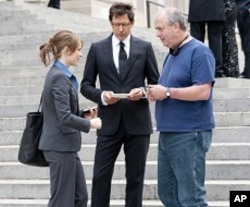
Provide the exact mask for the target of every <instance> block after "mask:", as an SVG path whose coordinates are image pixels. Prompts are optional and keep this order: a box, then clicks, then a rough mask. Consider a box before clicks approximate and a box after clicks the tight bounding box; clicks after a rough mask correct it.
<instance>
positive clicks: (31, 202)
mask: <svg viewBox="0 0 250 207" xmlns="http://www.w3.org/2000/svg"><path fill="white" fill-rule="evenodd" d="M47 204H48V200H47V199H0V207H17V206H18V207H47ZM208 204H209V207H229V201H216V202H215V201H214V202H212V201H211V202H208ZM124 205H125V203H124V200H118V199H116V200H112V199H111V200H110V207H124ZM88 207H90V201H89V202H88ZM143 207H162V203H161V202H160V201H159V199H157V200H143Z"/></svg>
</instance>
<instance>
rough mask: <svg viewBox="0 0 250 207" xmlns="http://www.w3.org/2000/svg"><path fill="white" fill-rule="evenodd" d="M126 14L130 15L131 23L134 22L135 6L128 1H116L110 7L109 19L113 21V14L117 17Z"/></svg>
mask: <svg viewBox="0 0 250 207" xmlns="http://www.w3.org/2000/svg"><path fill="white" fill-rule="evenodd" d="M124 14H127V15H128V18H129V21H130V22H131V23H134V20H135V13H134V11H133V6H132V5H130V4H126V3H121V2H116V3H114V4H112V6H111V7H110V9H109V21H110V22H111V21H112V19H113V16H115V17H117V16H122V15H124Z"/></svg>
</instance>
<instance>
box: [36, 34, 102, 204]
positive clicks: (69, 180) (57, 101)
mask: <svg viewBox="0 0 250 207" xmlns="http://www.w3.org/2000/svg"><path fill="white" fill-rule="evenodd" d="M81 48H82V42H81V40H80V39H79V37H78V36H77V35H76V34H75V33H73V32H71V31H68V30H63V31H59V32H58V33H56V34H55V35H54V37H52V38H50V40H49V42H47V43H45V44H43V45H41V46H40V57H41V60H42V62H43V64H44V65H45V66H48V65H49V64H50V58H49V57H50V55H51V54H52V56H53V58H54V60H55V61H54V63H53V65H52V66H51V68H50V70H49V72H48V73H47V76H46V79H45V83H44V90H43V97H42V111H43V116H44V122H43V130H42V135H41V138H40V143H39V149H41V150H43V152H44V156H45V158H46V160H47V161H48V163H49V168H50V183H51V189H50V190H51V198H50V200H49V204H48V206H49V207H86V206H87V201H88V194H87V188H86V181H85V175H84V171H83V167H82V165H81V161H80V158H79V156H78V153H77V152H78V151H79V150H80V149H81V132H80V131H83V132H88V131H89V130H90V128H91V127H92V128H96V129H100V128H101V125H102V123H101V120H100V118H98V117H96V118H95V116H96V114H97V111H95V110H93V109H91V110H90V113H88V114H84V113H80V111H79V105H78V92H77V90H78V82H77V79H76V77H75V76H74V75H73V74H72V73H71V72H70V71H69V69H68V68H69V66H76V65H77V64H78V62H79V59H80V57H81V56H82V52H81ZM84 117H85V118H84Z"/></svg>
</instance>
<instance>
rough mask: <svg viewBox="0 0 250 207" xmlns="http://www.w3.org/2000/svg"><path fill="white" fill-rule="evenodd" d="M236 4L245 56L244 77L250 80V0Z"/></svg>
mask: <svg viewBox="0 0 250 207" xmlns="http://www.w3.org/2000/svg"><path fill="white" fill-rule="evenodd" d="M236 3H237V7H238V16H237V24H238V28H239V33H240V38H241V46H242V50H243V52H244V56H245V65H244V70H243V72H242V76H243V77H244V78H250V0H236Z"/></svg>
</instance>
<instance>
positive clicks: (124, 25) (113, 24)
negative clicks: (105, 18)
mask: <svg viewBox="0 0 250 207" xmlns="http://www.w3.org/2000/svg"><path fill="white" fill-rule="evenodd" d="M130 25H131V23H112V26H113V27H115V28H120V26H122V27H123V28H128V27H129V26H130Z"/></svg>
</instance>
